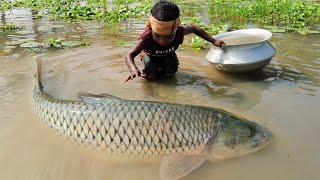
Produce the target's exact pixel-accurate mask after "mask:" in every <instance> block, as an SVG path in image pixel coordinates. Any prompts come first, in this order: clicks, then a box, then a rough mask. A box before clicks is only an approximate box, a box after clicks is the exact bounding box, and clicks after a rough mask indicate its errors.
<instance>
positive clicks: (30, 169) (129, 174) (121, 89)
mask: <svg viewBox="0 0 320 180" xmlns="http://www.w3.org/2000/svg"><path fill="white" fill-rule="evenodd" d="M31 17H32V13H31V12H30V11H26V10H20V11H19V12H18V11H16V12H15V13H14V15H13V14H11V15H10V13H7V14H6V17H5V20H6V21H13V22H15V23H17V24H19V23H21V24H25V25H27V27H26V29H27V31H28V33H27V34H24V35H21V34H20V35H17V34H12V35H7V36H4V37H1V38H0V41H1V48H3V46H4V45H3V44H4V43H5V42H8V41H12V40H16V39H21V38H25V39H26V38H33V39H35V40H36V41H39V42H40V41H43V40H45V39H46V38H48V37H52V36H60V37H64V38H70V39H72V38H75V37H76V38H77V37H79V36H80V37H85V38H88V39H89V40H90V41H91V42H92V45H91V46H90V47H85V48H76V49H72V50H60V51H46V52H44V53H43V52H37V53H38V54H37V53H34V52H32V53H30V52H29V51H26V50H25V49H22V48H19V47H17V48H16V49H14V50H13V51H12V52H10V53H7V54H2V56H1V59H0V61H1V62H0V63H1V68H0V107H1V108H0V123H1V126H0V178H1V179H158V167H159V162H132V161H124V160H120V157H113V158H109V157H106V156H105V155H104V153H103V152H97V151H93V150H92V149H90V148H89V149H88V148H84V147H81V146H78V145H75V144H73V143H71V142H69V141H67V140H65V139H64V138H62V137H60V136H59V135H57V134H56V133H55V132H54V131H52V130H50V129H49V128H47V127H46V126H45V125H44V124H43V123H42V122H40V121H39V120H38V119H37V118H36V117H35V115H34V113H33V104H32V97H31V91H32V88H33V81H34V80H33V72H34V69H35V62H34V59H35V55H40V56H41V57H42V62H43V71H42V73H43V83H44V86H45V91H46V92H48V93H49V94H51V95H52V96H54V97H56V98H62V99H76V95H77V93H78V92H79V91H82V92H91V93H110V94H113V95H116V96H119V97H123V98H129V99H145V100H154V101H169V102H177V103H188V104H196V105H202V106H210V107H218V108H223V109H225V110H227V111H230V112H232V113H234V114H238V115H240V116H243V117H245V118H247V119H249V120H252V121H255V122H257V123H259V124H263V125H265V126H266V127H267V128H268V129H270V130H271V131H272V132H273V133H274V140H273V141H272V143H271V144H270V145H269V146H268V147H267V148H265V149H263V150H262V151H260V152H257V153H254V154H251V155H248V156H245V157H241V158H236V159H231V160H226V161H221V162H208V163H205V164H204V165H203V166H202V167H201V168H199V169H198V170H196V171H195V172H193V173H192V174H191V175H190V176H188V177H186V178H185V179H196V178H197V179H225V180H233V179H265V180H267V179H268V180H269V179H283V180H289V179H290V180H292V179H297V180H298V179H311V180H313V179H314V180H316V179H319V177H318V175H319V173H318V167H319V165H320V156H319V155H318V152H319V151H320V145H319V143H318V142H319V140H318V137H319V135H320V133H319V132H320V123H319V122H318V121H319V112H318V111H319V105H320V88H319V85H320V40H319V39H320V36H319V35H310V36H300V35H297V34H290V35H283V34H282V35H280V34H274V36H273V38H272V40H271V42H272V43H273V44H274V46H275V47H276V49H277V55H276V56H275V58H274V59H273V61H272V63H271V64H270V65H268V66H267V67H266V68H265V69H264V70H263V71H262V72H258V73H254V74H249V75H228V74H224V73H221V72H218V71H217V70H215V69H214V67H213V66H212V65H211V64H210V63H208V62H207V61H206V60H205V59H204V57H205V54H206V51H195V50H191V49H190V48H189V47H188V46H187V44H188V40H190V39H189V38H187V39H186V41H185V45H184V46H183V49H180V50H178V52H177V54H178V56H179V59H180V67H179V68H180V69H179V70H180V72H179V73H178V74H177V76H176V78H174V79H172V80H170V81H164V82H158V83H150V82H146V81H144V80H134V81H131V82H129V83H124V80H125V79H126V77H127V75H128V70H127V68H126V66H125V64H124V58H123V57H124V54H125V53H126V52H127V51H128V50H129V48H130V47H132V44H133V43H134V42H135V40H136V37H138V33H139V32H141V30H142V28H141V25H139V24H133V25H132V26H131V27H130V28H132V29H131V31H130V32H132V31H133V32H134V33H130V35H127V34H126V31H121V33H120V34H118V35H117V36H116V37H114V36H107V35H103V33H101V32H103V30H102V29H101V26H100V25H99V24H98V25H97V24H89V25H88V23H87V24H86V25H87V26H85V25H83V24H79V23H69V24H68V23H63V22H55V21H48V19H40V20H33V19H32V18H31ZM21 18H24V19H21ZM2 20H3V19H2ZM44 23H45V24H46V25H48V26H50V27H51V26H52V25H60V26H56V27H60V28H56V29H54V30H50V31H45V32H40V31H39V32H38V31H36V29H38V28H39V26H41V25H40V24H44ZM61 25H63V28H62V26H61ZM22 34H23V33H22ZM119 39H120V40H121V41H120V42H121V43H119ZM123 42H126V43H123ZM119 44H120V45H121V47H120V45H119ZM123 44H125V47H123ZM127 46H128V47H127ZM14 54H19V57H18V56H17V55H16V56H13V55H14ZM137 64H138V66H139V67H140V68H142V64H141V62H139V61H138V60H137Z"/></svg>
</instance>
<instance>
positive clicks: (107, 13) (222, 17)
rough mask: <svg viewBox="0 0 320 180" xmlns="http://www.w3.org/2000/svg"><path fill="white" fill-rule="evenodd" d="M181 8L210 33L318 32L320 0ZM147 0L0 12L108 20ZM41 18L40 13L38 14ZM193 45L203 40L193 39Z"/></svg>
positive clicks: (40, 3) (218, 1) (41, 0)
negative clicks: (255, 30)
mask: <svg viewBox="0 0 320 180" xmlns="http://www.w3.org/2000/svg"><path fill="white" fill-rule="evenodd" d="M174 2H175V3H177V4H178V5H179V7H180V9H181V17H182V18H181V19H182V23H183V24H196V25H198V26H201V27H203V28H204V29H206V30H207V31H208V32H210V33H211V34H217V33H222V32H225V31H227V30H235V29H240V28H246V27H250V26H251V27H261V28H266V29H269V30H270V31H272V32H278V33H284V32H299V33H300V34H303V35H306V34H310V33H319V32H318V31H315V30H319V29H320V27H319V26H318V27H316V25H319V24H320V3H317V2H307V1H301V0H252V1H241V0H229V1H224V0H203V1H202V3H201V4H200V3H199V2H198V1H195V0H188V1H187V0H174ZM151 7H152V1H150V0H140V1H134V0H113V1H112V2H111V3H110V2H108V3H107V1H106V0H82V1H81V0H16V1H14V2H9V1H3V3H1V4H0V11H6V10H10V9H12V8H32V9H34V10H36V11H38V12H41V11H42V10H48V11H49V13H50V16H51V18H53V19H62V20H68V21H73V20H97V21H105V22H108V24H110V23H117V22H122V21H128V20H131V19H140V18H147V17H148V15H149V13H150V9H151ZM38 17H39V18H41V13H39V16H38ZM191 43H193V46H194V47H196V48H201V47H202V45H201V44H202V43H203V42H202V41H201V40H199V39H193V40H192V42H191Z"/></svg>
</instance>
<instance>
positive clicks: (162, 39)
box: [152, 32, 176, 46]
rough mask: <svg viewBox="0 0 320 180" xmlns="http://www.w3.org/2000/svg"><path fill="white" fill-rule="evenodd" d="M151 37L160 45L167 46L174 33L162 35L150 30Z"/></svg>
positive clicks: (174, 35)
mask: <svg viewBox="0 0 320 180" xmlns="http://www.w3.org/2000/svg"><path fill="white" fill-rule="evenodd" d="M152 36H153V39H154V40H155V41H156V42H157V43H158V44H159V45H160V46H167V45H169V44H170V43H171V42H172V41H173V40H174V38H175V37H176V33H173V34H168V35H162V34H157V33H155V32H152Z"/></svg>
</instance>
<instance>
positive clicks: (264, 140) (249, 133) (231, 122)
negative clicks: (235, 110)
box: [212, 113, 272, 159]
mask: <svg viewBox="0 0 320 180" xmlns="http://www.w3.org/2000/svg"><path fill="white" fill-rule="evenodd" d="M218 118H219V125H218V126H219V133H218V134H217V136H216V138H215V141H214V143H213V144H212V153H213V156H214V157H215V158H217V159H226V158H232V157H238V156H242V155H245V154H248V153H252V152H255V151H258V150H260V149H261V148H263V147H264V146H266V145H267V144H268V143H269V142H270V141H271V139H272V134H271V132H270V131H269V130H268V129H266V128H265V127H263V126H261V125H259V124H257V123H254V122H251V121H248V120H245V119H242V118H238V117H235V116H234V115H231V114H229V113H218Z"/></svg>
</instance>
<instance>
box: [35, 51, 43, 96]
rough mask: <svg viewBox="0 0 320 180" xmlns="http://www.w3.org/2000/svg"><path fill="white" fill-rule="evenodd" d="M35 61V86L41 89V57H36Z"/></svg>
mask: <svg viewBox="0 0 320 180" xmlns="http://www.w3.org/2000/svg"><path fill="white" fill-rule="evenodd" d="M36 62H37V71H36V74H35V78H36V87H37V89H38V90H39V91H42V89H43V86H42V83H41V58H40V57H37V59H36Z"/></svg>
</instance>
